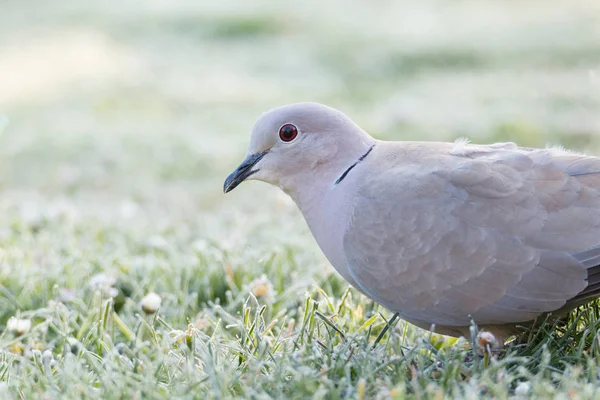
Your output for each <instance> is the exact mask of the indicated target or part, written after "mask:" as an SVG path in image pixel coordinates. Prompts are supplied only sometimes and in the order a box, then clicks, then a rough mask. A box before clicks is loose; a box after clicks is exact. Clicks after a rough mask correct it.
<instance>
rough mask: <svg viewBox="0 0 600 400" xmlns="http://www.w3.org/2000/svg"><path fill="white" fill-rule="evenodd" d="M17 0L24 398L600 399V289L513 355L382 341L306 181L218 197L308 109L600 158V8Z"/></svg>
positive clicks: (19, 334) (18, 280) (12, 330)
mask: <svg viewBox="0 0 600 400" xmlns="http://www.w3.org/2000/svg"><path fill="white" fill-rule="evenodd" d="M1 8H2V10H1V12H0V132H1V136H0V190H1V191H0V332H2V333H1V334H0V348H1V354H0V360H1V363H0V396H2V398H11V397H12V398H23V399H34V398H36V399H37V398H39V399H50V398H149V399H153V398H157V399H160V398H218V399H221V398H228V397H244V398H257V399H258V398H261V399H262V398H306V397H314V398H327V399H330V398H359V399H360V398H390V397H391V398H405V397H406V396H411V397H414V398H436V399H439V398H445V397H456V398H479V397H480V396H481V395H484V394H487V395H489V396H494V397H496V398H510V397H513V396H515V397H518V398H526V397H530V396H532V397H539V398H546V397H550V396H551V395H555V396H557V397H560V398H594V397H596V398H597V397H598V396H600V393H599V389H598V387H599V385H600V377H599V373H600V361H598V356H599V355H600V335H598V329H600V310H599V308H598V306H597V305H593V306H592V307H589V308H585V309H582V310H580V311H579V312H577V313H575V314H573V315H572V316H571V318H570V320H569V321H567V324H566V326H546V327H544V328H542V330H540V331H539V332H538V333H535V334H533V333H532V334H529V335H528V336H526V339H528V342H529V344H526V345H516V344H513V345H512V346H510V347H508V349H507V350H506V351H505V352H503V353H501V354H493V355H489V354H487V353H485V352H484V355H479V354H478V352H473V351H472V350H471V347H470V341H471V340H470V339H459V340H448V339H444V338H443V337H440V336H436V335H431V334H429V333H428V332H425V331H422V330H419V329H416V328H414V327H412V326H410V325H406V324H404V323H403V322H400V323H399V324H398V325H397V326H396V327H395V328H394V329H393V330H392V331H391V332H389V333H386V334H385V335H384V336H383V337H382V338H381V339H380V340H379V341H377V340H376V339H377V337H378V336H379V334H380V333H381V332H382V329H383V327H384V326H385V325H386V318H390V317H391V315H390V313H389V312H388V311H387V310H385V309H382V308H381V307H378V306H377V305H376V304H374V303H373V302H372V301H370V300H368V299H367V298H365V297H364V296H362V295H360V294H359V293H358V292H357V291H355V290H353V289H351V288H348V285H347V284H346V283H345V282H344V281H343V280H342V279H341V278H340V277H339V276H338V275H337V274H336V273H335V271H333V269H332V268H331V267H330V266H329V265H328V263H327V262H326V260H325V258H324V257H323V256H322V254H321V253H320V252H319V250H318V248H317V246H316V244H315V242H314V240H313V239H312V237H311V235H310V233H309V232H308V229H307V227H306V226H305V224H304V221H303V220H302V217H301V215H300V214H299V212H298V211H297V210H296V208H295V206H294V205H293V204H292V202H291V201H290V200H289V199H288V198H287V197H286V196H285V195H284V194H282V193H280V192H279V191H278V190H277V189H275V188H271V187H268V186H267V185H265V184H261V183H255V182H253V183H247V184H244V185H242V186H241V187H240V188H239V189H237V190H236V191H234V192H233V193H231V194H230V195H227V196H224V195H223V194H222V192H221V187H222V183H223V180H224V178H225V176H226V175H227V174H228V173H229V172H230V171H231V170H232V169H233V168H234V167H235V166H236V165H237V163H238V162H239V161H240V160H241V159H242V157H243V155H244V153H245V150H246V146H247V144H248V139H249V132H250V129H251V127H252V124H253V122H254V120H255V118H256V116H257V115H258V114H259V113H261V112H263V111H265V110H267V109H269V108H271V107H274V106H276V105H280V104H284V103H290V102H296V101H307V100H313V101H320V102H323V103H327V104H329V105H331V106H334V107H336V108H339V109H341V110H343V111H345V112H346V113H347V114H349V115H350V116H351V117H352V118H353V119H354V120H355V121H356V122H357V123H359V124H360V125H361V126H362V127H364V128H365V129H366V130H368V131H369V132H370V133H371V134H372V135H373V136H375V137H378V138H381V139H390V140H414V139H417V138H418V139H423V140H455V139H456V138H458V137H463V136H466V137H469V138H471V139H472V140H473V141H474V142H481V143H485V142H489V141H501V140H514V141H517V142H518V143H519V144H521V145H524V146H544V145H546V144H561V145H565V146H567V147H570V148H574V149H576V150H579V151H587V152H589V153H591V154H600V146H599V144H600V3H599V2H597V1H596V0H587V1H586V0H580V1H577V2H575V1H567V0H559V1H556V2H553V3H552V7H550V6H549V4H548V2H545V1H541V0H526V1H519V2H481V1H475V0H457V1H455V0H452V1H451V0H447V1H441V0H440V1H434V0H432V1H417V0H413V1H386V0H380V1H375V2H366V1H364V2H352V3H350V2H346V1H341V0H336V1H330V2H324V3H323V2H293V3H292V2H267V1H265V0H262V1H253V2H245V1H241V0H239V1H232V0H226V1H213V2H208V1H206V2H204V1H194V0H174V1H169V2H166V1H158V0H146V1H144V2H124V1H114V0H106V1H102V2H100V1H97V2H86V4H85V5H84V4H83V3H82V2H76V1H73V0H54V1H52V2H48V1H41V0H39V1H34V0H32V1H27V2H24V1H19V0H7V1H4V2H2V6H1ZM152 292H154V293H156V294H157V295H158V296H159V297H160V307H159V308H158V311H157V312H156V313H152V311H154V309H155V308H156V307H157V306H158V303H157V298H156V297H155V296H154V295H151V296H150V297H146V296H147V295H148V294H149V293H152ZM143 308H145V309H146V311H148V312H149V313H148V314H147V313H146V312H144V311H143Z"/></svg>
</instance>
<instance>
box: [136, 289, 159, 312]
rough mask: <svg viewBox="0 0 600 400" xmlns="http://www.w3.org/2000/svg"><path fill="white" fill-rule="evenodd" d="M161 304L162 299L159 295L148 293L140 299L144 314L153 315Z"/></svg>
mask: <svg viewBox="0 0 600 400" xmlns="http://www.w3.org/2000/svg"><path fill="white" fill-rule="evenodd" d="M161 302H162V299H161V298H160V296H159V295H157V294H156V293H154V292H150V293H148V294H147V295H146V296H144V298H143V299H142V302H141V306H142V310H144V312H145V313H146V314H154V313H155V312H157V311H158V309H159V308H160V304H161Z"/></svg>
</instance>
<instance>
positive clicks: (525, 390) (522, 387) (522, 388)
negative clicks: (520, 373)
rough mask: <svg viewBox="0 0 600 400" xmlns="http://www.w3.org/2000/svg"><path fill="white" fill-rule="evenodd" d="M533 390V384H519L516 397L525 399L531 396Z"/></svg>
mask: <svg viewBox="0 0 600 400" xmlns="http://www.w3.org/2000/svg"><path fill="white" fill-rule="evenodd" d="M530 390H531V383H529V382H519V384H518V385H517V387H516V389H515V395H517V396H519V397H525V396H527V395H528V394H529V391H530Z"/></svg>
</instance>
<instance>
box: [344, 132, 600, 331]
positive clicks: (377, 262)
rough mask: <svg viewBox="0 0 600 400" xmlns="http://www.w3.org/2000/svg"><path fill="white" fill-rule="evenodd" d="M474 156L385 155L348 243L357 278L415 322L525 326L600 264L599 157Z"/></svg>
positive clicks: (364, 193) (510, 150) (578, 288)
mask: <svg viewBox="0 0 600 400" xmlns="http://www.w3.org/2000/svg"><path fill="white" fill-rule="evenodd" d="M423 146H428V145H427V144H423ZM475 147H476V149H475V150H473V151H466V150H465V151H463V152H462V153H461V155H455V154H452V152H448V151H447V150H444V149H445V148H444V149H442V150H440V148H435V147H434V148H432V149H423V150H422V151H420V152H418V156H419V158H418V159H411V158H410V155H409V154H404V156H405V157H404V158H402V157H386V155H385V154H381V153H380V156H379V157H380V159H384V160H395V161H394V162H395V164H392V165H389V166H388V168H383V169H382V167H381V166H378V168H377V169H378V171H379V172H378V173H377V174H376V175H372V176H370V175H368V173H366V172H365V174H364V175H365V176H364V179H363V180H362V181H361V189H360V191H359V195H358V199H357V202H356V206H355V210H354V214H353V217H352V221H351V223H350V225H349V228H348V230H347V231H346V234H345V236H344V251H345V254H346V258H347V262H348V267H349V271H350V273H351V275H352V277H353V279H355V280H356V282H357V284H358V285H359V286H360V287H361V289H362V290H363V291H364V292H365V293H367V294H368V295H369V296H371V297H372V298H374V299H375V300H377V301H379V302H380V303H382V304H383V305H385V306H387V307H388V308H390V309H392V310H394V311H396V312H400V313H401V315H403V316H404V317H405V318H407V319H412V320H417V321H426V322H428V323H436V324H445V325H456V326H459V325H467V324H468V323H469V316H473V317H474V318H475V319H476V321H478V322H480V323H485V324H500V323H508V322H523V321H528V320H531V319H533V318H535V317H536V316H538V315H540V314H541V313H544V312H548V311H553V310H557V309H559V308H561V307H562V306H564V305H565V304H566V303H567V301H568V300H569V299H571V298H573V297H575V296H577V295H578V294H579V293H580V292H582V291H583V290H584V289H585V288H586V285H587V282H586V278H587V268H588V267H590V266H592V264H594V263H595V264H594V265H597V263H598V260H599V259H600V250H597V249H600V193H599V192H598V188H599V187H600V178H598V177H597V175H592V174H593V173H595V172H594V171H600V160H599V159H597V158H593V157H586V156H582V155H577V154H572V153H566V152H564V151H557V150H553V149H545V150H526V149H517V148H514V147H511V146H507V147H501V146H499V147H488V148H486V149H482V147H481V146H475ZM467 150H468V149H467ZM380 151H383V152H385V151H388V152H394V151H395V150H394V149H392V148H389V149H384V150H380ZM461 151H462V150H461ZM375 156H376V157H377V153H376V154H375ZM376 157H373V158H376ZM397 160H402V161H397ZM365 164H367V163H365ZM365 171H367V170H366V169H365ZM381 171H383V172H381ZM590 249H593V250H590Z"/></svg>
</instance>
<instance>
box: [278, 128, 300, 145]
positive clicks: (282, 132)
mask: <svg viewBox="0 0 600 400" xmlns="http://www.w3.org/2000/svg"><path fill="white" fill-rule="evenodd" d="M296 136H298V128H296V127H295V126H294V125H292V124H285V125H283V126H282V127H281V128H279V138H280V139H281V140H283V141H284V142H291V141H292V140H294V139H296Z"/></svg>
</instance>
